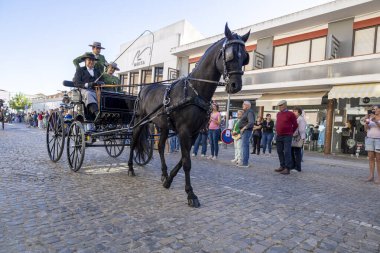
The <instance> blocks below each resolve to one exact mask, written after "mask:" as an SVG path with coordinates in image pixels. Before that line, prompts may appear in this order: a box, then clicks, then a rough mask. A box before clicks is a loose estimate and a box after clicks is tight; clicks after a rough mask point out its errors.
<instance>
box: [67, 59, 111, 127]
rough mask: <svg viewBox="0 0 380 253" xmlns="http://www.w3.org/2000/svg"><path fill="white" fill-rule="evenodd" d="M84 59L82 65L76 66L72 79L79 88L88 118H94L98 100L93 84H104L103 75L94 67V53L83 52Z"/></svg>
mask: <svg viewBox="0 0 380 253" xmlns="http://www.w3.org/2000/svg"><path fill="white" fill-rule="evenodd" d="M81 59H82V61H85V65H86V66H84V67H81V68H78V69H77V70H76V72H75V76H74V79H73V82H74V85H75V86H76V87H78V88H82V89H81V94H82V99H83V102H84V103H85V105H86V107H87V109H88V111H89V112H90V114H91V115H89V116H90V117H91V118H90V120H94V119H95V117H96V115H97V113H98V102H97V99H96V93H95V90H94V86H95V85H101V84H104V82H103V77H102V76H101V73H100V72H99V70H97V69H96V68H94V65H95V61H96V58H95V55H94V54H92V53H85V54H84V55H83V56H82V57H81Z"/></svg>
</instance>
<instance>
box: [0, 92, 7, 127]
mask: <svg viewBox="0 0 380 253" xmlns="http://www.w3.org/2000/svg"><path fill="white" fill-rule="evenodd" d="M3 106H4V100H2V99H0V122H1V129H3V130H4V122H5V114H6V113H5V110H4V109H3Z"/></svg>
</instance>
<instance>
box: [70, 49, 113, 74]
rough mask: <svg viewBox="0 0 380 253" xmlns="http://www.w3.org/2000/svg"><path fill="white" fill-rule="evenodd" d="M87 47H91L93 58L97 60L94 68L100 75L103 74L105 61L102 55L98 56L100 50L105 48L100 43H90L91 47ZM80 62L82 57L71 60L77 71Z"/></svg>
mask: <svg viewBox="0 0 380 253" xmlns="http://www.w3.org/2000/svg"><path fill="white" fill-rule="evenodd" d="M89 46H90V47H92V53H93V54H94V55H95V58H96V60H97V62H96V63H95V68H96V69H97V70H98V71H99V72H100V73H103V72H104V67H105V66H106V65H107V61H106V58H105V57H104V55H102V54H100V52H101V51H102V49H105V48H104V47H102V43H100V42H94V43H92V45H89ZM90 53H91V52H88V54H90ZM81 62H83V59H82V56H79V57H77V58H75V59H74V60H73V63H74V65H75V67H76V68H77V69H78V68H80V66H79V63H81Z"/></svg>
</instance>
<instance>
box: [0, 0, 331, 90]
mask: <svg viewBox="0 0 380 253" xmlns="http://www.w3.org/2000/svg"><path fill="white" fill-rule="evenodd" d="M327 2H331V0H288V1H284V0H265V1H258V0H234V1H231V0H215V1H211V0H191V1H189V0H186V1H184V0H176V1H169V0H161V1H148V0H138V1H132V0H130V1H128V0H112V1H104V0H103V1H100V0H91V1H90V0H65V1H53V0H12V1H10V0H0V48H1V51H2V52H1V56H0V69H1V75H0V76H1V78H0V89H2V90H6V91H10V92H12V93H16V92H22V93H24V94H29V95H32V94H37V93H43V94H45V95H50V94H55V93H57V92H58V90H64V89H65V87H64V86H62V81H63V80H71V79H72V78H73V76H74V73H75V67H74V65H73V63H72V60H73V59H74V58H76V57H77V56H79V55H82V54H83V53H84V52H86V51H90V47H89V46H88V45H89V44H92V42H93V41H100V42H101V43H102V46H103V47H105V48H106V49H105V50H103V51H102V54H103V55H105V57H106V59H107V60H108V61H112V60H114V59H115V58H116V57H117V56H118V55H119V53H120V45H121V44H123V43H125V42H128V41H132V40H134V39H135V38H137V37H138V36H139V35H140V34H141V33H142V32H143V31H144V30H151V31H157V30H159V29H160V28H162V27H165V26H167V25H170V24H173V23H175V22H177V21H180V20H183V19H186V20H187V21H189V22H190V23H191V24H192V25H193V26H194V27H195V28H196V29H197V30H198V31H200V32H201V33H202V34H203V35H204V36H206V37H209V36H213V35H216V34H221V33H223V32H224V25H225V23H226V22H228V25H229V27H230V28H231V30H233V29H238V28H241V27H245V26H249V25H252V24H256V23H259V22H263V21H266V20H269V19H273V18H276V17H280V16H283V15H288V14H291V13H294V12H297V11H301V10H304V9H307V8H310V7H314V6H317V5H320V4H324V3H327Z"/></svg>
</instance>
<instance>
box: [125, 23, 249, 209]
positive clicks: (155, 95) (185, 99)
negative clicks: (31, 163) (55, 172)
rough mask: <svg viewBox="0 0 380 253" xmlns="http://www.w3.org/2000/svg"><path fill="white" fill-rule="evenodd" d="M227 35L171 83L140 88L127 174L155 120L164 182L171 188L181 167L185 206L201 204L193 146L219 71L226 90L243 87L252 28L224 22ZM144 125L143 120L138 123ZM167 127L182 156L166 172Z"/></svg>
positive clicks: (144, 148) (203, 124)
mask: <svg viewBox="0 0 380 253" xmlns="http://www.w3.org/2000/svg"><path fill="white" fill-rule="evenodd" d="M224 34H225V38H223V39H221V40H219V41H217V42H216V43H214V44H213V45H212V46H211V47H210V48H208V49H207V51H206V52H205V54H204V55H203V56H202V58H201V59H200V61H199V63H198V64H197V66H196V68H195V69H194V70H193V71H192V72H191V73H190V74H189V75H188V76H187V77H185V78H182V79H179V80H177V81H175V82H174V83H172V84H171V85H170V86H166V85H162V84H152V85H148V86H145V87H143V88H142V89H141V91H140V93H139V96H138V105H137V107H136V111H135V113H136V118H135V121H134V122H135V127H134V129H133V136H132V143H131V149H130V156H129V161H128V167H129V171H128V174H130V175H135V174H134V170H133V152H134V149H136V153H137V155H139V154H143V153H144V152H145V151H146V147H145V145H146V144H147V138H148V135H149V130H148V124H145V123H146V122H147V121H151V122H153V123H154V124H155V125H156V126H157V127H159V128H160V129H161V135H160V139H159V143H158V151H159V154H160V158H161V166H162V167H161V169H162V177H161V180H162V181H163V186H164V187H165V188H169V187H170V185H171V183H172V181H173V178H174V177H175V176H176V175H177V173H178V171H179V170H180V168H181V167H182V166H183V170H184V172H185V180H186V186H185V191H186V193H187V199H188V204H189V206H193V207H199V206H200V203H199V201H198V198H197V196H196V195H195V194H194V192H193V188H192V186H191V183H190V169H191V159H190V151H191V146H192V145H193V144H194V142H195V139H196V138H197V135H198V133H199V130H200V129H202V128H203V127H204V126H205V125H206V124H208V123H209V115H210V105H211V98H212V96H213V95H214V92H215V90H216V88H217V86H218V85H221V83H220V82H219V80H220V78H221V76H222V75H223V77H224V80H225V81H226V84H225V85H226V91H227V92H228V93H236V92H239V91H240V90H241V89H242V75H243V74H244V72H243V71H242V68H243V66H244V65H247V64H248V61H249V55H248V53H247V52H246V50H245V42H246V41H247V40H248V37H249V34H250V32H248V33H247V34H245V35H243V36H239V35H237V34H235V33H232V32H231V31H230V29H229V28H228V25H227V24H226V26H225V31H224ZM141 123H142V124H141ZM169 129H173V130H174V131H175V132H176V133H177V134H178V137H179V140H180V145H181V155H182V157H181V159H180V161H179V162H178V164H177V165H176V166H175V167H174V168H173V170H172V171H171V172H170V175H168V172H167V166H166V163H165V157H164V149H165V142H166V140H167V138H168V133H169Z"/></svg>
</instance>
